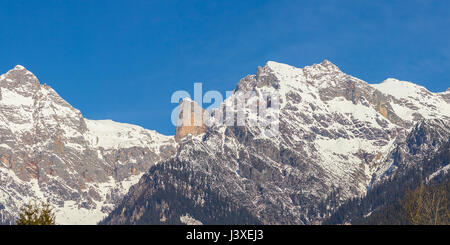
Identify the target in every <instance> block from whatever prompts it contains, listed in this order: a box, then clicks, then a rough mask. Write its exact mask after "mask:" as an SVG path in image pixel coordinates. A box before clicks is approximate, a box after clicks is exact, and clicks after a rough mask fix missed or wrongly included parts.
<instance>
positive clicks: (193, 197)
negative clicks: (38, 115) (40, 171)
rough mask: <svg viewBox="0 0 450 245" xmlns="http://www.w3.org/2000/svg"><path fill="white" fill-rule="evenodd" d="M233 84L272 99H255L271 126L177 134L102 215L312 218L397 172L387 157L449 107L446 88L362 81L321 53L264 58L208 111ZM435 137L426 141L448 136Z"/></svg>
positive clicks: (120, 219)
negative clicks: (298, 59) (289, 60)
mask: <svg viewBox="0 0 450 245" xmlns="http://www.w3.org/2000/svg"><path fill="white" fill-rule="evenodd" d="M238 92H254V97H253V98H248V101H249V105H251V104H252V103H253V101H254V100H258V101H264V99H263V98H262V96H263V94H271V95H274V96H277V97H278V98H279V101H280V108H281V109H280V110H279V111H278V110H271V108H269V107H270V106H269V105H268V104H264V103H263V104H260V105H262V106H266V107H267V109H268V113H269V114H271V115H274V116H277V117H278V118H279V122H278V129H279V134H276V135H273V134H267V132H268V131H267V129H266V128H265V127H263V126H258V125H251V124H247V125H244V126H236V125H237V124H236V125H235V126H227V125H223V124H213V126H210V127H208V126H206V129H205V130H204V133H203V130H201V131H197V132H195V133H194V134H198V133H200V134H199V135H197V136H196V137H189V136H187V137H184V138H183V136H181V135H180V136H179V139H178V140H179V145H178V148H177V153H176V155H175V156H174V157H172V158H170V159H168V160H166V161H163V162H162V163H161V164H159V165H157V166H155V167H152V168H151V169H150V172H149V173H147V174H145V175H144V176H143V177H142V178H141V180H140V182H139V184H138V185H136V186H134V187H132V188H131V189H130V191H129V193H128V194H127V195H126V196H125V198H124V200H123V201H122V202H121V204H119V205H118V206H117V208H116V209H115V210H114V211H113V212H112V213H111V214H110V215H109V216H108V217H107V218H106V219H105V220H104V221H102V223H104V224H182V223H185V222H183V220H184V219H183V217H185V216H189V217H191V218H193V219H195V220H197V221H198V222H201V223H202V224H229V223H232V224H236V223H238V224H260V223H262V224H318V223H321V222H322V221H323V220H325V219H327V218H328V217H330V215H332V214H333V213H334V212H335V210H337V208H338V207H340V206H341V205H342V204H344V203H345V202H347V201H348V200H350V199H352V198H355V197H361V196H364V195H365V194H366V193H367V190H368V189H369V188H370V187H371V186H374V185H376V184H377V183H379V182H380V181H382V180H383V178H385V177H386V176H390V175H391V174H392V173H393V172H395V171H396V168H395V165H396V164H398V163H397V162H396V161H393V160H392V159H393V156H395V155H398V154H397V153H395V152H396V151H399V147H400V148H402V145H404V144H408V143H407V142H409V141H410V140H409V138H410V137H411V136H410V135H409V133H410V131H411V129H413V128H416V127H419V125H421V123H422V122H423V120H434V119H439V120H442V122H445V123H447V124H448V121H449V116H450V107H449V103H448V101H447V100H446V99H445V98H446V94H445V92H444V93H432V92H429V91H428V90H426V89H425V88H423V87H420V86H418V85H415V84H412V83H409V82H403V81H398V80H395V79H388V80H386V81H384V82H383V83H381V84H368V83H366V82H364V81H362V80H360V79H357V78H354V77H352V76H349V75H347V74H345V73H343V72H342V71H341V70H340V69H339V68H338V67H337V66H335V65H334V64H332V63H331V62H329V61H324V62H322V63H321V64H316V65H313V66H307V67H304V68H301V69H300V68H295V67H292V66H289V65H285V64H280V63H276V62H268V63H267V65H266V66H265V67H259V68H258V69H257V73H256V75H249V76H246V77H245V78H243V79H242V80H241V81H240V82H239V83H238V85H237V87H236V89H235V94H234V95H233V96H231V97H229V98H228V99H227V100H226V101H224V102H223V103H222V104H221V105H220V106H219V108H217V109H216V110H215V111H213V112H212V114H214V113H217V114H219V115H222V114H223V113H222V112H223V111H224V110H229V109H230V108H229V107H227V106H226V105H227V104H229V103H231V102H232V101H233V100H238V99H239V96H238V94H239V93H238ZM231 109H232V110H236V111H233V112H234V113H231V114H237V113H238V112H243V113H244V114H245V115H246V116H247V117H246V118H254V116H255V115H254V113H255V112H254V111H252V110H250V109H249V108H243V109H242V110H243V111H238V110H239V109H236V108H234V109H233V107H231ZM427 125H428V124H427ZM432 125H434V124H432ZM436 137H437V136H436ZM440 137H443V138H442V139H434V141H433V142H441V141H445V140H448V137H447V139H445V137H446V136H445V134H442V135H441V136H440ZM426 145H428V144H426ZM426 145H418V146H417V148H419V149H420V148H421V147H426ZM419 151H420V150H419ZM394 158H395V157H394ZM405 159H407V158H405ZM405 161H407V160H405ZM419 164H420V163H419Z"/></svg>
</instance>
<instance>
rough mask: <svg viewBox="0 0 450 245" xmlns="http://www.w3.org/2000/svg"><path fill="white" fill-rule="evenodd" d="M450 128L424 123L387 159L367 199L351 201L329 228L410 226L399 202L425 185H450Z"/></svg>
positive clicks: (436, 121)
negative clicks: (382, 225) (335, 225)
mask: <svg viewBox="0 0 450 245" xmlns="http://www.w3.org/2000/svg"><path fill="white" fill-rule="evenodd" d="M449 139H450V126H449V125H448V122H445V121H443V120H440V119H429V120H422V121H420V122H419V123H417V124H416V125H415V126H414V127H413V128H412V129H411V131H410V132H409V134H408V135H407V137H406V138H405V139H404V140H402V141H401V142H399V143H398V144H397V146H396V147H395V148H394V150H392V151H391V152H390V153H389V154H388V155H387V158H386V164H385V166H388V169H387V170H386V169H385V168H381V169H383V174H382V175H381V176H379V177H380V178H379V179H374V184H372V185H371V186H370V189H369V191H368V193H367V195H365V196H363V197H361V198H355V199H353V200H350V201H348V202H347V203H345V204H344V205H342V206H341V207H339V209H338V210H337V211H336V212H334V213H333V214H332V215H331V217H330V218H329V219H328V220H327V221H326V223H327V224H343V223H352V224H409V223H408V220H407V219H406V218H405V217H404V214H403V210H402V209H401V207H400V204H399V200H401V199H402V198H403V196H404V195H405V193H407V192H408V191H409V190H413V189H415V188H417V187H418V186H419V185H420V184H421V183H424V184H427V185H434V184H439V183H449V179H450V174H449V173H448V169H449V166H450V165H449V162H450V140H449Z"/></svg>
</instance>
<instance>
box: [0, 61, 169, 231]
mask: <svg viewBox="0 0 450 245" xmlns="http://www.w3.org/2000/svg"><path fill="white" fill-rule="evenodd" d="M174 152H175V141H174V139H173V137H171V136H164V135H161V134H159V133H157V132H155V131H150V130H146V129H143V128H141V127H138V126H134V125H129V124H123V123H116V122H113V121H109V120H105V121H95V120H88V119H85V118H84V117H83V116H82V114H81V112H80V111H78V110H77V109H75V108H73V107H72V106H71V105H70V104H69V103H67V102H66V101H65V100H64V99H62V98H61V97H60V96H59V95H58V94H57V93H56V92H55V91H54V90H53V89H52V88H51V87H49V86H48V85H45V84H41V83H40V82H39V81H38V79H37V78H36V77H35V76H34V75H33V74H32V73H31V72H30V71H27V70H26V69H25V68H24V67H22V66H16V67H15V68H14V69H12V70H10V71H8V72H7V73H6V74H4V75H1V76H0V207H1V208H0V223H14V220H15V218H16V215H17V212H18V210H19V208H20V206H22V205H23V204H25V203H26V202H29V201H32V200H37V201H47V200H48V201H49V202H50V203H51V204H52V206H53V207H54V208H55V211H56V217H57V220H56V221H57V223H59V224H78V223H80V224H95V223H96V222H98V221H99V220H100V219H102V218H103V217H104V216H105V215H106V214H108V213H109V212H110V211H111V210H112V209H113V208H114V206H115V204H116V203H117V202H118V201H120V200H121V198H122V196H123V195H124V194H125V193H126V192H127V191H128V188H129V187H130V186H131V185H132V184H134V183H136V182H137V181H138V180H139V178H140V176H141V175H142V174H143V173H145V172H147V171H148V169H149V168H150V167H151V166H153V165H154V164H155V163H157V162H158V161H161V160H164V159H166V158H168V157H169V156H171V155H172V154H173V153H174Z"/></svg>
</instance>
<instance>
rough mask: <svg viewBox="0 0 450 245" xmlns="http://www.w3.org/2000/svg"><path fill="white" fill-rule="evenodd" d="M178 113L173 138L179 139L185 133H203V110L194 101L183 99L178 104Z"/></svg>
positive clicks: (204, 129)
mask: <svg viewBox="0 0 450 245" xmlns="http://www.w3.org/2000/svg"><path fill="white" fill-rule="evenodd" d="M178 108H179V113H178V115H179V116H178V120H179V122H177V128H176V134H175V140H177V141H179V140H180V139H182V138H184V137H185V136H186V135H188V134H191V135H193V136H196V135H200V134H203V133H205V131H206V127H205V119H204V117H203V113H204V112H205V111H204V110H203V108H201V107H200V106H199V105H198V104H197V103H196V102H195V101H192V100H190V99H187V98H185V99H183V100H182V101H181V102H180V104H179V107H178Z"/></svg>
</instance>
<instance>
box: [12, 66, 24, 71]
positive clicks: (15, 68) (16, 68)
mask: <svg viewBox="0 0 450 245" xmlns="http://www.w3.org/2000/svg"><path fill="white" fill-rule="evenodd" d="M14 70H26V68H25V67H23V66H21V65H16V66H15V67H14Z"/></svg>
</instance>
